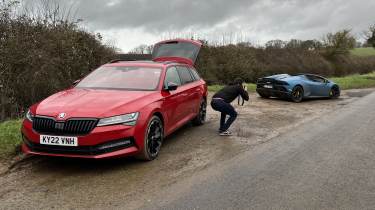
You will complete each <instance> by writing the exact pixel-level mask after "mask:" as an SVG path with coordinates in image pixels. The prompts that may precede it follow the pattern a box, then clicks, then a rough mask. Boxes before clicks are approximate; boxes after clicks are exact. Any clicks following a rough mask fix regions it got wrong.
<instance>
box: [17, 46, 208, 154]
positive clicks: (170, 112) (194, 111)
mask: <svg viewBox="0 0 375 210" xmlns="http://www.w3.org/2000/svg"><path fill="white" fill-rule="evenodd" d="M194 43H195V42H194ZM162 59H167V58H162ZM183 59H184V58H182V60H183ZM176 61H177V60H173V62H176ZM104 66H140V67H157V68H160V69H162V71H161V76H160V81H159V84H158V87H157V89H156V90H154V91H127V90H102V89H88V88H87V89H86V88H75V87H73V88H70V89H68V90H64V91H61V92H59V93H56V94H54V95H52V96H50V97H48V98H46V99H45V100H43V101H41V102H40V103H38V104H35V105H33V106H32V107H30V112H31V113H32V114H33V115H34V116H47V117H50V118H53V119H55V121H56V122H59V121H61V120H59V119H58V115H59V114H60V113H66V116H65V118H64V121H66V120H69V119H72V118H95V119H102V118H107V117H113V116H117V115H123V114H127V113H134V112H138V113H139V117H138V119H137V122H136V125H134V126H131V125H124V124H118V125H108V126H100V127H99V126H97V127H95V128H94V129H93V130H92V131H91V132H90V133H88V134H85V135H76V136H75V137H77V138H78V146H79V147H84V148H89V147H92V146H97V145H103V144H106V143H108V142H112V141H116V140H119V139H128V138H129V139H132V140H134V144H133V145H131V146H130V147H127V148H123V149H119V150H115V151H110V152H105V153H100V154H75V153H69V152H64V153H59V152H50V151H48V150H47V151H39V150H33V146H35V145H36V146H41V145H40V135H41V133H38V132H37V131H35V130H34V129H33V124H32V122H31V121H29V120H28V119H25V120H24V121H23V125H22V129H21V132H22V136H23V138H24V144H23V145H22V150H23V152H24V153H26V154H36V155H47V156H64V157H77V158H94V159H99V158H110V157H122V156H128V155H136V154H138V153H139V152H140V151H141V150H142V148H143V147H144V138H145V133H146V129H147V124H148V122H149V120H150V118H151V117H152V116H153V115H155V114H156V115H158V116H160V117H161V118H162V121H163V124H164V135H165V136H167V135H169V134H171V133H172V132H173V131H175V130H176V129H178V128H179V127H181V126H182V125H184V124H185V123H187V122H188V121H190V120H192V119H193V118H194V117H195V116H197V115H198V112H199V108H200V103H201V101H202V99H205V98H206V97H207V86H206V83H205V82H204V81H203V80H202V79H199V80H196V81H194V82H191V83H188V84H185V85H182V86H180V87H178V89H177V90H174V91H166V90H164V80H165V75H166V71H167V69H168V68H169V67H171V66H186V67H188V68H192V65H189V64H186V62H183V61H182V62H180V63H171V62H164V63H163V62H160V61H159V62H142V61H140V62H118V63H112V64H105V65H104ZM63 147H64V146H63ZM60 148H61V147H60Z"/></svg>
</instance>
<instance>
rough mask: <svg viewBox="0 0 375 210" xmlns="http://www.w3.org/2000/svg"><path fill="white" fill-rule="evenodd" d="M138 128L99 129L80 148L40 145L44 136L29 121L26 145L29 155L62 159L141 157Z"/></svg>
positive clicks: (81, 141) (25, 127)
mask: <svg viewBox="0 0 375 210" xmlns="http://www.w3.org/2000/svg"><path fill="white" fill-rule="evenodd" d="M135 131H136V128H135V127H131V126H124V125H115V126H106V127H96V128H95V129H94V130H93V131H92V132H91V133H90V134H87V135H85V136H77V137H78V146H77V147H70V146H69V147H68V146H53V145H44V144H40V143H39V139H40V134H39V133H37V132H35V131H34V130H33V129H32V123H31V122H29V121H27V120H25V121H24V123H23V126H22V136H23V144H22V151H23V152H24V153H25V154H33V155H43V156H60V157H74V158H91V159H102V158H112V157H123V156H131V155H135V154H137V153H138V152H139V151H140V150H139V148H140V147H139V145H137V142H136V139H138V140H141V141H143V139H140V138H141V137H142V135H136V133H140V132H135Z"/></svg>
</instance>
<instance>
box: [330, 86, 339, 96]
mask: <svg viewBox="0 0 375 210" xmlns="http://www.w3.org/2000/svg"><path fill="white" fill-rule="evenodd" d="M329 97H330V98H333V99H336V98H338V97H340V88H339V87H338V86H336V85H335V86H333V87H332V88H331V90H330V91H329Z"/></svg>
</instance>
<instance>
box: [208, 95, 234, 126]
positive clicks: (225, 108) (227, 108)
mask: <svg viewBox="0 0 375 210" xmlns="http://www.w3.org/2000/svg"><path fill="white" fill-rule="evenodd" d="M211 106H212V108H213V109H214V110H216V111H218V112H221V118H220V128H219V130H220V131H221V132H222V131H226V130H228V129H229V127H230V126H231V125H232V123H233V122H234V121H235V120H236V118H237V112H236V110H234V108H233V106H232V105H230V104H229V103H227V102H225V101H224V100H221V99H212V101H211ZM227 115H229V118H228V120H226V118H227Z"/></svg>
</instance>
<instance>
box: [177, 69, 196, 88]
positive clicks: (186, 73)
mask: <svg viewBox="0 0 375 210" xmlns="http://www.w3.org/2000/svg"><path fill="white" fill-rule="evenodd" d="M177 71H178V74H179V75H180V78H181V83H182V84H183V85H184V84H188V83H191V82H193V81H194V78H193V77H192V75H191V74H190V70H189V69H188V68H186V67H184V66H177Z"/></svg>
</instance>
